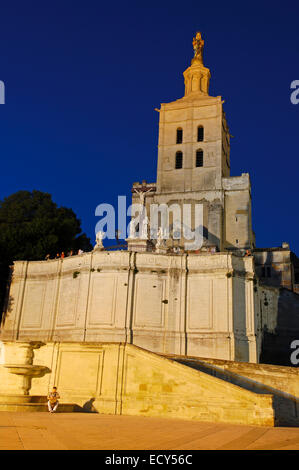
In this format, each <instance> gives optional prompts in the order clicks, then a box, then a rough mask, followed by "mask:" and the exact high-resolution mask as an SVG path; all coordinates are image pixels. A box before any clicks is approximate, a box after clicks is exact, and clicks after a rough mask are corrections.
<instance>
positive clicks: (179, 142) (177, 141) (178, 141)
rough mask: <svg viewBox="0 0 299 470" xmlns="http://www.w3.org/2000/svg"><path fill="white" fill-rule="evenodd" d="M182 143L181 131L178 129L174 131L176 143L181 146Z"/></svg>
mask: <svg viewBox="0 0 299 470" xmlns="http://www.w3.org/2000/svg"><path fill="white" fill-rule="evenodd" d="M182 142H183V129H181V128H180V127H179V129H177V130H176V143H177V144H181V143H182Z"/></svg>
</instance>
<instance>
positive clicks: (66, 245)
mask: <svg viewBox="0 0 299 470" xmlns="http://www.w3.org/2000/svg"><path fill="white" fill-rule="evenodd" d="M79 248H81V249H82V250H84V251H89V250H91V249H92V246H91V244H90V239H89V238H88V237H87V236H86V234H85V233H82V229H81V221H80V220H79V219H78V218H77V217H76V214H75V213H74V212H73V210H72V209H68V208H66V207H58V206H57V204H55V202H53V201H52V197H51V195H50V194H48V193H44V192H42V191H32V192H29V191H18V192H16V193H14V194H12V195H11V196H9V197H7V198H5V199H4V200H3V201H0V307H1V312H2V307H3V301H4V295H5V288H6V284H7V279H8V273H9V266H10V265H11V264H12V262H13V261H14V260H43V259H45V256H46V255H47V254H50V256H51V257H54V256H55V255H56V253H61V252H62V251H64V252H65V254H66V253H67V252H68V251H69V250H74V251H76V250H78V249H79Z"/></svg>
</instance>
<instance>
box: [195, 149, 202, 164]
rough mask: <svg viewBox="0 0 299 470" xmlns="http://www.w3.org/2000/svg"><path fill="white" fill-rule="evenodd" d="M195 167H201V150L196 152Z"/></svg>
mask: <svg viewBox="0 0 299 470" xmlns="http://www.w3.org/2000/svg"><path fill="white" fill-rule="evenodd" d="M195 166H196V167H199V166H203V151H202V150H196V161H195Z"/></svg>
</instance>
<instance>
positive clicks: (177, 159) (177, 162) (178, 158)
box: [175, 152, 183, 170]
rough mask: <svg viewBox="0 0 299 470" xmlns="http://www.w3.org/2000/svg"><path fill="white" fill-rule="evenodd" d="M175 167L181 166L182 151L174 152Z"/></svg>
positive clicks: (177, 168)
mask: <svg viewBox="0 0 299 470" xmlns="http://www.w3.org/2000/svg"><path fill="white" fill-rule="evenodd" d="M175 168H176V170H179V169H181V168H183V153H182V152H177V153H176V154H175Z"/></svg>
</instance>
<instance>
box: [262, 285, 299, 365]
mask: <svg viewBox="0 0 299 470" xmlns="http://www.w3.org/2000/svg"><path fill="white" fill-rule="evenodd" d="M294 340H297V341H299V294H296V293H295V292H292V291H290V290H288V289H285V288H283V287H281V288H280V289H279V297H278V312H277V320H276V328H275V331H274V332H270V331H269V330H268V329H267V327H264V329H263V337H262V348H261V355H260V362H261V363H264V364H277V365H282V366H289V367H296V366H297V367H298V366H299V364H294V363H292V361H291V355H292V353H293V352H294V349H291V343H292V342H293V341H294ZM298 357H299V354H298Z"/></svg>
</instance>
